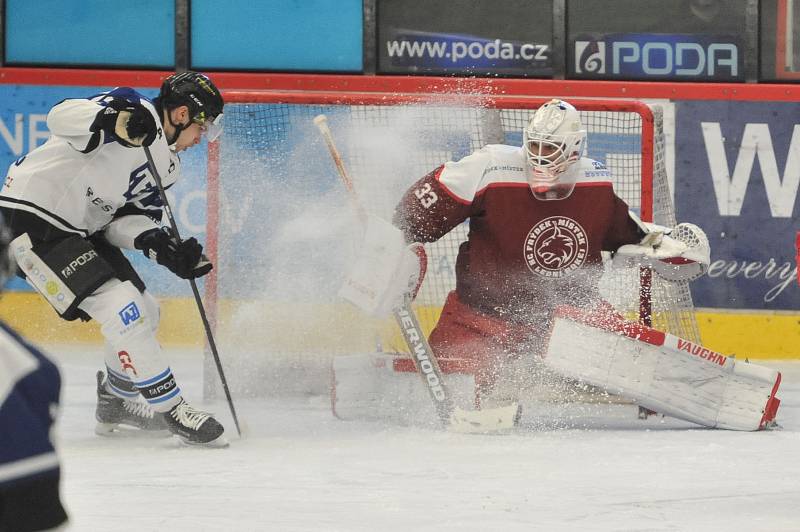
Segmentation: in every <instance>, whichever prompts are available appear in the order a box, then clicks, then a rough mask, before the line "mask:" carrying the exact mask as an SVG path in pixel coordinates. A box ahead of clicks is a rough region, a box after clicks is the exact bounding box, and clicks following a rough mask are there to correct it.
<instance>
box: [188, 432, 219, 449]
mask: <svg viewBox="0 0 800 532" xmlns="http://www.w3.org/2000/svg"><path fill="white" fill-rule="evenodd" d="M178 441H180V442H181V444H182V445H184V446H186V447H201V448H202V447H205V448H207V449H225V448H227V447H230V443H229V442H228V440H227V438H225V436H224V435H223V436H220V437H219V438H217V439H216V440H211V441H209V442H206V443H199V442H193V441H189V440H187V439H184V438H182V437H181V436H178Z"/></svg>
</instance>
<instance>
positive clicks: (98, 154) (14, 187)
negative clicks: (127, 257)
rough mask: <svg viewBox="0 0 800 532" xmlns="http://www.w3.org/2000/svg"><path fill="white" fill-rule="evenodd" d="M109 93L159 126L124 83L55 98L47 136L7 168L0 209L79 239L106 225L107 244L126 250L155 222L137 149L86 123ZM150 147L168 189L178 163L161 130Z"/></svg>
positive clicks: (148, 177)
mask: <svg viewBox="0 0 800 532" xmlns="http://www.w3.org/2000/svg"><path fill="white" fill-rule="evenodd" d="M116 98H122V99H125V100H128V101H131V102H138V103H141V104H142V105H143V106H144V107H145V108H147V109H148V110H149V111H150V112H151V113H152V114H153V116H154V117H155V119H156V124H159V125H160V124H161V120H160V119H159V117H158V114H157V112H156V109H155V107H154V106H153V104H152V103H151V102H150V101H149V100H147V99H146V98H145V97H144V96H142V95H141V94H139V93H138V92H136V91H134V90H133V89H130V88H127V87H118V88H116V89H114V90H112V91H109V92H106V93H102V94H99V95H97V96H94V97H91V98H88V99H69V100H64V101H62V102H61V103H59V104H57V105H56V106H55V107H53V108H52V109H51V110H50V113H49V114H48V115H47V126H48V128H49V129H50V133H51V136H50V138H49V139H48V140H47V141H46V142H45V143H44V144H42V145H41V146H39V147H38V148H36V149H34V150H32V151H31V152H30V153H28V154H27V155H25V156H23V157H20V158H19V159H18V160H17V161H16V162H14V163H13V164H12V165H11V166H10V168H9V170H8V174H7V177H6V180H5V183H4V185H3V188H2V190H1V191H0V206H2V207H5V208H9V209H19V210H24V211H28V212H30V213H32V214H34V215H36V216H38V217H39V218H41V219H43V220H44V221H46V222H48V223H49V224H51V225H53V226H55V227H57V228H58V229H61V230H63V231H67V232H71V233H77V234H80V235H82V236H84V237H85V236H88V235H91V234H94V233H96V232H98V231H103V230H105V232H106V238H107V239H108V240H109V242H111V243H112V244H114V245H116V246H119V247H123V248H127V249H133V247H134V246H133V240H134V239H135V238H136V237H137V236H138V235H140V234H141V233H143V232H144V231H147V230H149V229H153V228H156V227H159V224H158V223H157V222H160V220H161V214H162V207H163V203H162V201H161V198H160V196H159V193H158V188H157V187H156V182H155V179H154V178H153V176H152V174H151V172H150V169H149V166H148V164H147V158H146V157H145V153H144V150H143V149H142V148H126V147H125V146H122V145H121V144H119V143H118V142H117V141H116V140H115V138H114V137H113V136H107V135H106V134H105V133H104V132H103V131H102V130H100V129H99V128H92V125H93V124H94V122H95V119H96V117H97V115H98V113H99V112H100V111H101V110H102V109H103V107H105V106H106V105H107V102H109V101H111V100H112V99H116ZM92 129H97V131H92ZM150 152H151V154H152V156H153V160H154V162H155V164H156V169H157V171H158V173H159V175H160V176H161V179H162V183H163V185H164V187H165V188H168V187H169V186H171V185H172V184H174V183H175V181H176V180H177V179H178V175H179V173H180V160H179V158H178V156H177V154H175V153H174V152H173V151H172V150H171V149H170V147H169V146H168V145H167V140H166V136H165V134H164V133H163V131H162V129H161V128H160V127H159V130H158V135H157V137H156V140H155V141H154V142H153V144H152V145H151V146H150Z"/></svg>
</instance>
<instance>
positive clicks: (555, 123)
mask: <svg viewBox="0 0 800 532" xmlns="http://www.w3.org/2000/svg"><path fill="white" fill-rule="evenodd" d="M522 138H523V147H524V148H525V160H526V162H527V164H528V169H529V172H528V183H529V184H530V186H531V190H532V191H533V195H534V196H535V197H536V198H537V199H542V200H554V199H555V200H558V199H565V198H567V197H568V196H569V195H570V194H572V190H573V189H574V188H575V176H571V177H570V176H568V175H564V173H565V172H566V170H567V169H568V168H569V166H570V165H571V164H573V163H574V162H576V161H578V160H579V159H580V158H581V157H582V155H583V151H584V147H585V145H586V129H584V127H583V123H582V122H581V117H580V115H579V114H578V110H577V109H575V107H574V106H572V105H571V104H569V103H567V102H565V101H563V100H557V99H554V100H550V101H549V102H547V103H545V104H544V105H542V106H541V107H539V109H537V110H536V112H535V113H534V115H533V116H532V117H531V119H530V121H528V125H527V126H526V127H525V131H524V132H523V135H522Z"/></svg>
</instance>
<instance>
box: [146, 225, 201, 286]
mask: <svg viewBox="0 0 800 532" xmlns="http://www.w3.org/2000/svg"><path fill="white" fill-rule="evenodd" d="M133 244H134V246H135V247H136V249H140V250H142V252H143V253H144V256H145V257H147V258H149V259H151V260H154V261H156V262H157V263H159V264H161V265H162V266H166V267H167V268H169V270H170V271H171V272H173V273H174V274H175V275H177V276H178V277H180V278H181V279H195V278H197V277H202V276H204V275H205V274H207V273H208V272H210V271H211V269H212V268H213V265H212V264H211V262H210V261H209V260H208V259H207V258H206V256H205V255H203V246H202V245H200V243H199V242H198V241H197V239H196V238H194V237H192V238H189V239H187V240H178V239H177V238H176V237H175V236H174V235H173V234H172V231H170V230H169V229H167V228H166V227H165V228H163V229H151V230H150V231H145V232H144V233H142V234H141V235H139V236H138V237H136V240H135V241H134V243H133Z"/></svg>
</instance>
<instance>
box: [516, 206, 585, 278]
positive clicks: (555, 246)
mask: <svg viewBox="0 0 800 532" xmlns="http://www.w3.org/2000/svg"><path fill="white" fill-rule="evenodd" d="M524 253H525V263H526V264H527V265H528V268H529V269H530V270H531V271H532V272H533V273H535V274H537V275H541V276H542V277H565V276H567V275H569V274H570V273H572V272H573V271H575V270H577V269H578V268H580V267H581V266H582V265H583V263H584V262H585V261H586V256H587V255H588V253H589V241H588V239H587V238H586V231H584V229H583V227H581V225H580V224H579V223H578V222H576V221H575V220H573V219H572V218H567V217H565V216H551V217H550V218H545V219H544V220H542V221H541V222H539V223H538V224H536V225H535V226H534V227H533V228H532V229H531V230H530V232H529V233H528V236H527V237H526V238H525V248H524Z"/></svg>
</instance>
